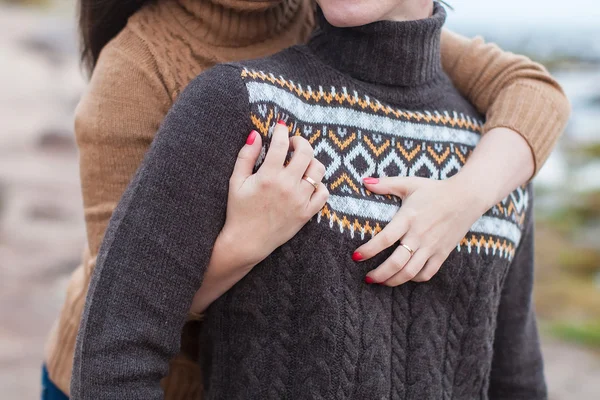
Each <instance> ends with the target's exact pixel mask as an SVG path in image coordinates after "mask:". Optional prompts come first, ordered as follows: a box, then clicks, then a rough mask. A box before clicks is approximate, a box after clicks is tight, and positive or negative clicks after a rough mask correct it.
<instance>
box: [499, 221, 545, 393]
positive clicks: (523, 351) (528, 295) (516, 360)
mask: <svg viewBox="0 0 600 400" xmlns="http://www.w3.org/2000/svg"><path fill="white" fill-rule="evenodd" d="M533 223H534V222H533V218H531V214H530V215H529V222H528V226H527V228H526V230H525V232H524V236H523V238H522V239H521V244H520V245H519V248H518V249H517V252H516V254H515V257H514V259H513V261H512V263H511V265H510V266H509V270H508V273H507V275H506V278H505V280H504V284H503V289H502V294H501V298H500V306H499V310H498V316H497V325H496V333H495V338H494V356H493V360H492V370H491V374H490V386H489V398H490V400H545V399H547V390H546V382H545V379H544V372H543V361H542V354H541V349H540V342H539V337H538V330H537V325H536V318H535V311H534V306H533V302H532V291H533V276H534V271H533V270H534V256H533V255H534V227H533Z"/></svg>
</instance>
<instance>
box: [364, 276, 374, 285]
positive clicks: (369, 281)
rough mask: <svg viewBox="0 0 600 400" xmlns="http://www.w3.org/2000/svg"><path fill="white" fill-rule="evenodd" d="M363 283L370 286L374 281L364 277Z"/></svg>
mask: <svg viewBox="0 0 600 400" xmlns="http://www.w3.org/2000/svg"><path fill="white" fill-rule="evenodd" d="M365 283H366V284H369V285H370V284H372V283H375V280H373V278H371V277H370V276H365Z"/></svg>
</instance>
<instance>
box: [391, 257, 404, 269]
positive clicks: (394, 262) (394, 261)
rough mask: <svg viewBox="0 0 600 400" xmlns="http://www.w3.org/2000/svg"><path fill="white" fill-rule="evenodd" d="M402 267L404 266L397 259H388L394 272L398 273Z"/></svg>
mask: <svg viewBox="0 0 600 400" xmlns="http://www.w3.org/2000/svg"><path fill="white" fill-rule="evenodd" d="M403 266H404V264H403V263H402V262H401V261H400V260H398V259H397V258H394V257H392V258H390V267H392V269H393V270H394V271H396V272H398V271H400V270H401V269H402V267H403Z"/></svg>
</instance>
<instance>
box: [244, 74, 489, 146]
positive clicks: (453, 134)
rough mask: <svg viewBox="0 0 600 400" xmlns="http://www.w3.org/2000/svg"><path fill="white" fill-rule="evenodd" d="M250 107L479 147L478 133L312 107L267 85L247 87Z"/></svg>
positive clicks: (320, 122) (311, 120) (310, 120)
mask: <svg viewBox="0 0 600 400" xmlns="http://www.w3.org/2000/svg"><path fill="white" fill-rule="evenodd" d="M246 87H247V89H248V94H249V98H250V103H262V102H273V103H275V104H276V105H277V106H279V107H280V108H282V109H285V110H287V111H288V112H289V113H291V114H293V115H294V116H295V117H296V118H297V119H298V120H299V121H302V122H305V123H309V124H317V125H341V126H351V127H354V128H358V129H365V130H368V131H370V132H379V133H384V134H388V135H392V136H396V137H399V138H403V139H417V140H426V141H431V142H453V143H459V144H464V145H467V146H475V145H477V143H478V142H479V139H480V136H479V134H477V133H475V132H471V131H468V130H463V129H455V128H451V127H447V126H443V125H429V124H425V123H423V124H419V123H414V122H409V121H401V120H398V119H395V118H388V117H386V116H382V115H374V114H372V113H369V112H364V111H358V110H353V109H351V108H347V107H342V106H336V107H331V106H322V105H317V104H308V103H305V102H304V101H302V100H301V99H300V98H298V97H296V96H294V95H293V94H291V93H289V92H287V91H285V90H284V89H280V88H278V87H275V86H273V85H270V84H268V83H263V82H248V83H246Z"/></svg>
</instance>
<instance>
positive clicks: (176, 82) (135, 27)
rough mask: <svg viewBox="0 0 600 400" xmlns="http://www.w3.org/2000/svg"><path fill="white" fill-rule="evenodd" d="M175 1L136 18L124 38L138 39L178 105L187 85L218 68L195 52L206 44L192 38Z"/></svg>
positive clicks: (149, 8) (142, 11) (147, 8)
mask: <svg viewBox="0 0 600 400" xmlns="http://www.w3.org/2000/svg"><path fill="white" fill-rule="evenodd" d="M177 7H178V5H177V2H175V1H170V0H166V1H155V2H150V3H148V4H147V5H145V6H144V7H142V8H141V9H140V10H139V11H138V12H136V13H135V14H134V15H132V16H131V17H130V18H129V21H128V22H127V26H126V27H125V29H124V30H123V32H122V33H121V34H123V35H130V36H132V37H135V41H136V42H137V43H139V47H141V48H143V51H144V55H145V56H147V57H150V59H151V62H152V64H153V67H154V69H155V70H156V73H157V74H158V75H159V76H160V78H161V80H162V81H163V82H164V85H165V87H166V88H167V89H168V91H169V94H170V96H171V100H172V101H174V100H175V99H176V98H177V96H178V95H179V94H180V92H181V91H182V90H183V89H184V88H185V87H186V86H187V84H188V83H189V82H190V81H191V80H192V79H193V78H194V77H195V76H197V75H198V74H199V73H200V72H202V71H203V70H205V69H206V68H207V67H209V66H211V65H214V61H212V60H211V59H210V57H206V58H203V57H202V56H201V54H199V53H198V52H194V51H191V49H192V48H195V47H198V46H201V45H202V41H200V40H196V39H193V38H190V37H189V32H187V31H186V30H185V29H184V27H183V26H182V25H181V22H180V21H179V20H178V19H177V18H176V17H175V12H176V11H177V10H176V8H177Z"/></svg>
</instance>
